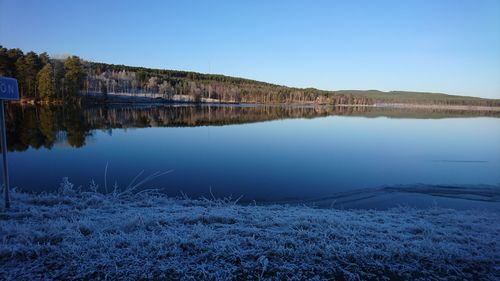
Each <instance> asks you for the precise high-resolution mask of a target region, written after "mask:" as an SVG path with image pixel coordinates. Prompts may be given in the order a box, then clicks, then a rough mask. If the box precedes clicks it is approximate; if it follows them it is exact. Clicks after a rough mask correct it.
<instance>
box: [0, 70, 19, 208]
mask: <svg viewBox="0 0 500 281" xmlns="http://www.w3.org/2000/svg"><path fill="white" fill-rule="evenodd" d="M4 100H19V89H18V86H17V80H16V79H14V78H9V77H2V76H0V127H1V128H0V131H1V133H2V158H3V180H4V195H5V208H6V209H8V208H10V196H9V169H8V165H7V135H6V130H5V113H4V105H3V101H4Z"/></svg>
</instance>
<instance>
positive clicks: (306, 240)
mask: <svg viewBox="0 0 500 281" xmlns="http://www.w3.org/2000/svg"><path fill="white" fill-rule="evenodd" d="M132 187H133V186H132ZM98 189H99V187H98V186H97V185H96V184H95V183H94V182H92V183H91V184H90V187H89V190H90V191H82V190H76V189H75V187H74V185H73V184H71V183H70V181H69V180H68V179H67V178H66V179H64V180H63V182H62V183H61V188H60V192H59V194H42V195H31V194H27V193H22V192H16V191H14V192H13V193H12V199H13V200H12V202H13V204H12V205H13V206H12V209H11V210H8V211H2V213H0V239H1V242H0V264H1V267H0V279H1V280H40V279H44V280H51V279H79V280H82V279H83V280H95V279H120V280H137V279H167V280H172V279H183V280H207V279H208V280H227V279H245V280H246V279H250V280H259V279H297V280H302V279H313V280H314V279H316V280H322V279H337V280H366V279H369V280H401V279H403V280H406V279H411V280H417V279H422V280H436V279H445V280H446V279H448V280H466V279H468V280H498V279H499V277H500V275H499V273H500V266H499V265H500V249H499V248H500V247H499V242H498V238H499V237H500V224H499V223H498V222H499V221H500V215H499V214H498V213H483V212H478V211H456V210H450V209H439V208H432V209H426V210H417V209H410V208H398V209H391V210H386V211H374V210H332V209H313V208H308V207H290V206H277V205H276V206H254V205H252V206H243V205H237V204H234V202H231V201H228V200H226V201H224V200H206V199H203V200H189V199H174V198H167V197H165V196H164V195H161V194H156V193H154V192H152V191H150V192H142V193H135V194H133V193H131V192H125V193H123V192H118V191H115V192H113V193H111V192H110V194H108V195H103V194H101V193H98V192H96V191H97V190H98Z"/></svg>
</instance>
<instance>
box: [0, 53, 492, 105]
mask: <svg viewBox="0 0 500 281" xmlns="http://www.w3.org/2000/svg"><path fill="white" fill-rule="evenodd" d="M0 75H1V76H10V77H15V78H17V80H18V81H19V87H20V92H21V96H22V98H23V99H25V100H26V99H28V100H36V101H51V100H70V99H73V98H75V97H92V98H96V97H97V98H102V99H103V100H105V99H107V98H108V97H109V96H111V95H117V94H119V95H123V96H146V97H153V98H161V99H164V100H179V99H182V100H189V101H193V102H204V101H211V102H235V103H266V104H272V103H314V104H349V105H373V104H379V103H406V104H408V103H409V104H432V105H474V106H500V100H492V99H482V98H476V97H463V96H452V95H446V94H438V93H420V92H402V91H394V92H381V91H375V90H370V91H358V90H343V91H323V90H318V89H314V88H306V89H302V88H292V87H286V86H281V85H274V84H270V83H265V82H260V81H255V80H250V79H244V78H236V77H229V76H224V75H216V74H202V73H196V72H188V71H177V70H163V69H150V68H143V67H132V66H125V65H113V64H105V63H97V62H89V61H84V60H82V59H80V58H79V57H76V56H69V57H67V58H64V59H62V58H57V59H56V58H51V57H49V56H48V55H47V53H41V54H36V53H34V52H27V53H24V52H23V51H21V50H20V49H7V48H3V47H1V46H0Z"/></svg>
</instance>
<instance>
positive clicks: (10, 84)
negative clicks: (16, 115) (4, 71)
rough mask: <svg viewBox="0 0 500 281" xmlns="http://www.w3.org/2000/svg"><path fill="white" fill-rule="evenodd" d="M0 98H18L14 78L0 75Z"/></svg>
mask: <svg viewBox="0 0 500 281" xmlns="http://www.w3.org/2000/svg"><path fill="white" fill-rule="evenodd" d="M0 100H19V89H18V87H17V80H16V79H14V78H10V77H3V76H0Z"/></svg>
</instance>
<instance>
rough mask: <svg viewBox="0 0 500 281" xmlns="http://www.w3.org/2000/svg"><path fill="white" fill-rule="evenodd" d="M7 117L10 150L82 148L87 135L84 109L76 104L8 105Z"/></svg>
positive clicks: (88, 130) (87, 129) (87, 128)
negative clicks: (65, 144) (65, 145)
mask: <svg viewBox="0 0 500 281" xmlns="http://www.w3.org/2000/svg"><path fill="white" fill-rule="evenodd" d="M6 116H7V117H6V118H7V120H6V122H7V146H8V147H9V150H15V151H23V150H26V149H28V148H30V147H31V148H35V149H38V148H41V147H45V148H49V149H50V148H52V147H53V146H54V144H55V143H57V142H61V143H68V144H69V145H71V146H73V147H81V146H83V145H85V138H86V136H87V135H88V134H89V133H90V127H89V126H88V123H87V122H86V121H85V118H84V115H83V110H82V108H81V107H79V106H77V105H66V106H64V107H62V106H20V105H9V106H8V107H7V109H6Z"/></svg>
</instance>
